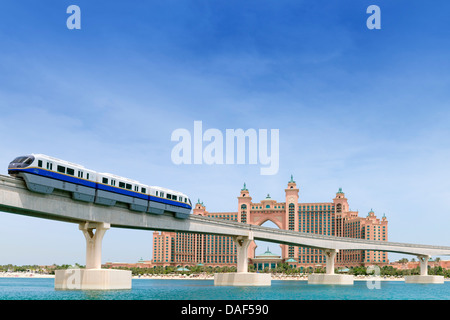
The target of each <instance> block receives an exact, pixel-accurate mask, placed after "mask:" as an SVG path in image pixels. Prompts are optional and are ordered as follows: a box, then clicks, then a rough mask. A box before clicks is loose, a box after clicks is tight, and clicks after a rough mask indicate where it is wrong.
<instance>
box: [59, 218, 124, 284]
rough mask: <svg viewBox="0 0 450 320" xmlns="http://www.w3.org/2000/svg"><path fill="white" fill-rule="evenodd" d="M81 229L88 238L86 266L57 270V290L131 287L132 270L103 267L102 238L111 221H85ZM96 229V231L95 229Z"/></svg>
mask: <svg viewBox="0 0 450 320" xmlns="http://www.w3.org/2000/svg"><path fill="white" fill-rule="evenodd" d="M78 228H79V230H81V231H82V232H83V235H84V237H85V239H86V268H85V269H79V268H74V269H67V270H56V271H55V289H56V290H117V289H131V271H128V270H111V269H102V268H101V267H102V240H103V237H104V235H105V233H106V231H107V230H108V229H109V228H110V224H109V223H103V222H95V223H93V222H85V223H80V224H79V227H78ZM94 230H95V231H94Z"/></svg>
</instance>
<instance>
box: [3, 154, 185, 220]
mask: <svg viewBox="0 0 450 320" xmlns="http://www.w3.org/2000/svg"><path fill="white" fill-rule="evenodd" d="M8 174H10V175H12V176H18V177H21V178H23V179H24V180H25V183H26V186H27V188H28V189H29V190H31V191H34V192H38V193H43V194H50V193H52V192H53V190H54V189H60V190H65V191H69V192H71V193H72V198H73V199H75V200H80V201H85V202H92V203H96V204H100V205H106V206H114V205H116V203H117V202H122V203H125V204H128V206H129V209H130V210H133V211H138V212H148V213H152V214H163V213H164V212H172V213H174V214H175V217H177V218H181V219H185V218H187V217H188V215H189V214H190V212H191V209H192V203H191V201H190V200H189V197H188V196H186V195H185V194H183V193H181V192H178V191H173V190H169V189H165V188H161V187H155V186H148V185H144V184H142V183H140V182H138V181H134V180H130V179H127V178H123V177H119V176H116V175H113V174H110V173H100V172H95V171H93V170H89V169H86V168H85V167H83V166H81V165H78V164H75V163H70V162H67V161H64V160H60V159H56V158H53V157H49V156H46V155H43V154H31V155H26V156H21V157H17V158H15V159H14V160H13V161H11V163H10V164H9V166H8Z"/></svg>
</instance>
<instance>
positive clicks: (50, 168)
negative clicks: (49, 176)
mask: <svg viewBox="0 0 450 320" xmlns="http://www.w3.org/2000/svg"><path fill="white" fill-rule="evenodd" d="M47 169H48V170H53V163H51V162H47Z"/></svg>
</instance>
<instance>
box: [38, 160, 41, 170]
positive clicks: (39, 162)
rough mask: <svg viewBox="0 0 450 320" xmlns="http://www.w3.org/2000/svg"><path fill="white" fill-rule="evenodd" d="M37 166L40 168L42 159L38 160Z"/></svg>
mask: <svg viewBox="0 0 450 320" xmlns="http://www.w3.org/2000/svg"><path fill="white" fill-rule="evenodd" d="M38 167H39V168H42V160H38Z"/></svg>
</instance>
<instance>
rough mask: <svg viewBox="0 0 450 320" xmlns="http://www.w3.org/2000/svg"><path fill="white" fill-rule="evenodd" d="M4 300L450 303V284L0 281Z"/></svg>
mask: <svg viewBox="0 0 450 320" xmlns="http://www.w3.org/2000/svg"><path fill="white" fill-rule="evenodd" d="M0 300H190V301H197V300H247V301H248V300H253V301H255V300H450V282H449V281H446V282H445V283H444V284H409V283H408V284H406V283H404V282H403V281H381V282H378V283H372V282H366V281H355V282H354V285H350V286H342V285H308V283H307V281H294V280H290V281H282V280H272V285H271V286H269V287H221V286H214V281H213V280H157V279H133V280H132V289H131V290H111V291H94V290H93V291H66V290H55V289H54V279H53V278H33V279H28V278H0Z"/></svg>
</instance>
